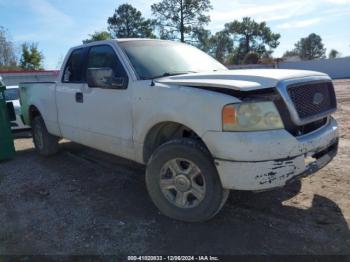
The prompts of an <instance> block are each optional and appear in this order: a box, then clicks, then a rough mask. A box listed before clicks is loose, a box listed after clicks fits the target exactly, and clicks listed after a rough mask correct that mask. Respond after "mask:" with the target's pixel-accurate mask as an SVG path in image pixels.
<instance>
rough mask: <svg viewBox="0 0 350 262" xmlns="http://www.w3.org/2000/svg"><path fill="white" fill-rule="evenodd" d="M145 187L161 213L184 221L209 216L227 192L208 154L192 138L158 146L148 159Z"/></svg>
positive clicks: (199, 219)
mask: <svg viewBox="0 0 350 262" xmlns="http://www.w3.org/2000/svg"><path fill="white" fill-rule="evenodd" d="M146 186H147V190H148V193H149V195H150V197H151V199H152V201H153V202H154V204H155V205H156V206H157V207H158V209H159V210H160V211H161V212H162V213H163V214H164V215H166V216H168V217H171V218H174V219H177V220H181V221H186V222H199V221H206V220H209V219H211V218H212V217H214V216H215V215H216V214H217V213H218V212H219V211H220V209H221V208H222V207H223V205H224V204H225V202H226V200H227V198H228V195H229V190H227V189H223V187H222V185H221V182H220V179H219V175H218V173H217V169H216V167H215V164H214V160H213V158H212V157H211V155H210V153H209V152H208V150H207V149H206V147H205V146H204V145H203V144H202V143H201V142H200V141H196V140H193V139H176V140H171V141H169V142H167V143H165V144H163V145H161V146H160V147H159V148H158V149H157V150H156V151H155V152H154V153H153V155H152V156H151V158H150V160H149V161H148V165H147V169H146Z"/></svg>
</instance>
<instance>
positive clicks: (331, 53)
mask: <svg viewBox="0 0 350 262" xmlns="http://www.w3.org/2000/svg"><path fill="white" fill-rule="evenodd" d="M338 57H340V53H339V51H337V50H335V49H332V50H331V51H329V54H328V58H329V59H334V58H338Z"/></svg>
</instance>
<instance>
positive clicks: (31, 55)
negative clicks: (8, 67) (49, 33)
mask: <svg viewBox="0 0 350 262" xmlns="http://www.w3.org/2000/svg"><path fill="white" fill-rule="evenodd" d="M43 59H44V56H43V54H42V53H41V52H40V51H39V50H38V44H37V43H24V44H22V56H21V60H20V66H21V68H22V69H24V70H41V69H43V66H42V62H43Z"/></svg>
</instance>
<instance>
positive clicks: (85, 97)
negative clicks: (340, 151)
mask: <svg viewBox="0 0 350 262" xmlns="http://www.w3.org/2000/svg"><path fill="white" fill-rule="evenodd" d="M20 91H21V92H20V96H21V105H22V112H23V117H24V120H25V123H26V124H28V125H31V127H32V131H33V140H34V144H35V148H36V150H37V151H38V152H39V153H40V154H41V155H44V156H50V155H53V154H55V153H56V152H57V151H58V144H59V140H60V139H61V138H66V139H69V140H71V141H74V142H77V143H80V144H83V145H86V146H88V147H92V148H95V149H98V150H101V151H104V152H108V153H111V154H114V155H118V156H121V157H124V158H127V159H130V160H133V161H136V162H138V163H142V164H145V165H146V186H147V189H148V192H149V195H150V197H151V199H152V200H153V202H154V204H155V205H156V206H157V207H158V208H159V210H160V211H161V212H162V213H163V214H165V215H167V216H169V217H172V218H175V219H179V220H184V221H203V220H208V219H210V218H212V217H213V216H214V215H215V214H217V213H218V212H219V210H220V209H221V208H222V206H223V205H224V203H225V201H226V199H227V197H228V194H229V190H250V191H264V190H269V189H273V188H278V187H283V186H284V185H286V184H287V183H290V182H291V181H294V180H296V179H298V178H300V177H303V176H306V175H310V174H312V173H315V172H316V171H318V170H319V169H321V168H322V167H324V166H325V165H326V164H328V163H329V162H330V161H331V160H332V158H333V157H334V156H335V155H336V152H337V147H338V127H337V122H336V120H335V119H334V118H333V117H332V116H331V115H332V113H334V112H335V111H336V108H337V102H336V96H335V92H334V87H333V84H332V81H331V79H330V78H329V76H327V75H325V74H323V73H319V72H313V71H297V70H279V69H250V70H228V69H227V68H226V67H225V66H223V65H222V64H220V63H219V62H217V61H216V60H214V59H213V58H212V57H210V56H209V55H207V54H205V53H203V52H202V51H200V50H198V49H196V48H195V47H192V46H189V45H186V44H182V43H177V42H171V41H163V40H149V39H120V40H109V41H101V42H94V43H90V44H87V45H82V46H78V47H74V48H72V49H71V50H70V51H69V53H68V54H67V56H66V58H65V61H64V63H63V66H62V68H61V72H60V74H59V77H58V79H57V81H56V82H48V83H21V84H20Z"/></svg>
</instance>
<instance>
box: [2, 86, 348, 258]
mask: <svg viewBox="0 0 350 262" xmlns="http://www.w3.org/2000/svg"><path fill="white" fill-rule="evenodd" d="M335 83H336V91H337V96H338V99H339V101H340V103H339V111H338V112H337V113H336V118H337V119H338V121H339V123H340V127H341V141H340V149H339V154H338V156H337V157H336V159H335V160H334V161H333V162H332V163H331V164H330V165H328V166H327V167H326V168H324V169H323V170H321V171H320V172H318V173H317V174H315V175H313V176H311V177H308V178H305V179H302V180H301V181H300V182H296V183H294V184H291V185H289V186H288V187H286V188H283V189H280V190H277V191H272V192H265V193H259V194H257V193H249V192H237V191H236V192H232V193H231V196H230V198H229V200H228V202H227V204H226V205H225V206H224V208H223V209H222V211H221V212H220V213H219V214H218V216H216V217H215V218H214V219H213V220H211V221H209V222H205V223H195V224H188V223H182V222H177V221H174V220H171V219H168V218H166V217H164V216H162V215H161V214H159V212H158V211H157V209H156V208H155V207H154V206H153V204H152V203H151V201H150V199H149V197H148V195H147V192H146V188H145V185H144V184H145V181H144V168H143V167H142V166H139V165H136V164H135V163H131V162H129V161H126V160H123V159H120V158H117V157H114V156H110V155H107V154H104V153H101V152H97V151H95V150H92V149H88V148H86V147H83V146H79V145H76V144H74V143H70V142H66V143H63V144H62V145H61V150H60V153H59V154H58V155H56V156H54V157H51V158H48V159H45V158H42V157H39V156H38V155H37V154H36V153H35V152H34V149H33V144H32V141H31V138H30V137H29V136H28V134H26V133H22V134H17V135H16V141H15V143H16V149H17V157H16V158H15V159H14V160H12V161H8V162H3V163H1V164H0V225H1V226H0V254H1V255H4V254H7V255H9V254H15V255H35V254H46V255H92V254H94V255H109V254H114V255H115V254H118V255H125V256H126V255H140V254H147V255H154V254H198V255H203V254H216V255H220V254H238V255H242V254H350V231H349V224H350V192H349V189H350V80H337V81H335Z"/></svg>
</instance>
